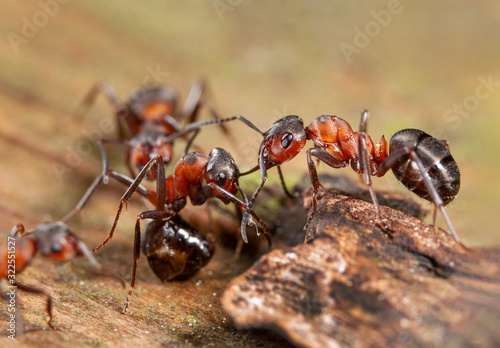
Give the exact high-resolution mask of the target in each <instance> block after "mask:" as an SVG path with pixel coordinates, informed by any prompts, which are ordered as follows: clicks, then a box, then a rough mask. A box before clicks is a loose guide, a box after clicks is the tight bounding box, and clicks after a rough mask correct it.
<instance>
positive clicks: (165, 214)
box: [65, 148, 271, 313]
mask: <svg viewBox="0 0 500 348" xmlns="http://www.w3.org/2000/svg"><path fill="white" fill-rule="evenodd" d="M162 163H163V159H162V157H161V155H158V156H155V157H153V158H152V159H151V160H150V161H149V162H148V163H147V164H146V165H145V166H144V167H143V168H142V170H141V171H140V172H139V174H138V176H137V177H136V178H135V179H134V180H132V179H130V178H128V177H126V176H125V175H122V174H120V173H117V172H114V171H112V170H108V171H107V173H106V174H107V175H109V176H111V177H112V178H114V179H116V180H118V181H119V182H121V183H123V184H126V185H128V186H129V187H128V189H127V190H126V192H125V193H124V194H123V196H122V198H121V201H120V205H119V207H118V211H117V214H116V217H115V220H114V222H113V226H112V228H111V231H110V233H109V235H108V237H107V238H106V239H105V240H104V241H103V242H102V243H101V244H100V245H98V246H97V247H95V248H94V249H92V250H91V251H92V252H95V251H97V250H99V249H100V248H102V247H103V246H104V245H106V243H107V242H108V241H109V240H110V239H111V238H112V237H113V234H114V231H115V230H116V226H117V224H118V220H119V217H120V215H121V211H122V209H123V206H124V205H126V204H127V202H128V201H129V199H130V198H131V197H132V195H133V194H134V193H135V192H138V193H139V194H140V195H142V196H143V197H146V198H147V199H148V200H149V201H150V202H151V203H152V204H153V205H154V206H155V207H156V209H155V210H146V211H143V212H141V213H139V214H138V215H137V220H136V225H135V236H134V254H133V260H134V265H133V270H132V280H131V284H130V289H129V292H128V294H127V299H126V303H125V306H124V308H123V312H124V313H126V312H127V310H128V307H129V303H130V297H131V295H132V292H133V289H134V288H135V280H136V273H137V262H138V261H139V259H140V252H141V244H142V251H143V253H144V254H145V255H146V256H147V257H148V261H149V264H150V266H151V268H152V269H153V271H154V273H155V274H156V275H157V276H158V277H159V278H160V279H161V280H170V279H186V278H188V277H190V276H191V275H193V274H194V273H196V272H197V271H198V270H199V269H200V268H201V267H203V266H204V265H205V264H206V263H208V261H209V260H210V258H211V257H212V254H213V252H214V247H215V243H214V240H213V239H211V238H208V239H205V238H204V237H202V236H201V234H200V233H199V232H198V231H196V229H194V228H193V227H191V226H190V225H189V224H188V223H187V222H185V221H184V220H183V219H182V218H181V217H180V216H178V215H177V213H178V212H180V211H181V210H182V209H183V208H184V207H185V206H186V204H187V197H189V199H190V201H191V203H192V204H193V205H195V206H197V205H203V204H204V203H205V202H206V201H207V199H209V198H211V197H216V198H218V199H220V200H221V201H222V202H223V203H225V204H228V203H230V202H233V203H234V204H236V206H238V207H239V208H241V209H247V206H248V199H247V197H246V195H245V193H244V192H243V191H242V190H241V188H240V187H239V184H238V179H239V176H240V172H239V169H238V167H237V165H236V163H235V161H234V159H233V158H232V156H231V155H230V154H229V152H227V151H226V150H224V149H222V148H214V149H213V150H212V151H211V152H210V154H209V155H208V156H206V155H204V154H202V153H200V152H191V153H188V154H187V155H185V156H183V157H182V158H181V159H179V161H178V162H177V164H176V165H175V167H174V173H173V174H171V175H168V176H165V168H164V166H163V165H161V164H162ZM153 166H154V167H156V170H157V176H156V191H151V190H148V189H146V188H145V187H143V186H141V185H140V184H141V182H142V180H143V179H144V178H145V176H146V175H147V173H148V171H149V170H150V169H151V168H152V167H153ZM103 175H104V174H101V175H100V176H99V177H98V178H97V179H96V180H95V181H94V183H93V184H92V185H91V186H90V188H89V189H88V190H87V192H86V194H85V195H84V196H83V198H82V199H81V200H80V202H79V203H78V205H77V206H76V208H75V209H74V210H73V211H72V212H71V213H69V214H68V215H67V216H69V217H71V216H73V215H74V214H75V213H76V212H78V211H79V210H81V209H82V207H83V206H84V205H85V203H86V202H87V200H88V198H89V197H90V195H91V194H92V192H93V191H94V190H95V188H96V186H97V184H98V183H99V182H100V180H101V179H102V178H103ZM237 192H240V194H241V195H242V197H243V200H242V199H240V198H238V197H237V196H236V193H237ZM249 214H250V215H252V217H253V218H255V220H257V221H258V222H259V224H260V225H261V226H262V228H263V231H264V234H265V236H266V238H267V240H268V245H269V248H270V247H271V239H270V237H269V231H268V229H267V227H266V225H265V224H264V223H263V222H262V220H261V219H260V218H259V217H258V216H257V215H256V214H255V213H254V212H253V211H250V212H249ZM65 219H66V218H65ZM144 219H151V220H152V221H150V222H149V224H148V225H147V227H146V229H145V231H144V235H143V239H142V243H141V225H140V223H141V221H142V220H144ZM249 224H250V225H255V224H254V222H253V221H250V222H249Z"/></svg>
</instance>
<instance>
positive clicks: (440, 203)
mask: <svg viewBox="0 0 500 348" xmlns="http://www.w3.org/2000/svg"><path fill="white" fill-rule="evenodd" d="M410 157H411V159H412V160H413V161H415V163H416V164H417V166H418V169H419V171H420V173H421V174H422V176H423V178H424V184H425V186H426V188H427V191H428V192H429V194H430V195H431V197H432V201H433V202H434V205H435V206H436V207H438V208H439V210H441V214H442V215H443V217H444V220H445V221H446V224H447V225H448V229H449V230H450V233H451V235H452V236H453V238H454V239H455V241H456V242H457V244H460V245H461V246H463V247H465V246H464V245H463V244H462V242H461V240H460V238H459V237H458V234H457V232H456V231H455V228H453V224H452V223H451V220H450V217H449V216H448V213H447V212H446V209H445V207H444V204H443V200H442V199H441V197H440V196H439V194H438V192H437V190H436V188H435V187H434V185H433V184H432V181H431V179H430V178H429V174H428V172H427V171H426V170H425V167H424V165H423V164H422V161H421V160H420V158H419V157H418V155H417V153H416V152H415V151H413V150H411V151H410Z"/></svg>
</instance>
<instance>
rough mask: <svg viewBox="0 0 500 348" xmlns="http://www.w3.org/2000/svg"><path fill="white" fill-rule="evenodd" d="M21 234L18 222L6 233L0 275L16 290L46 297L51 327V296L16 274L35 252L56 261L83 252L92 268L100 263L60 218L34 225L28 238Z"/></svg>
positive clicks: (98, 267) (0, 252)
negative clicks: (18, 277)
mask: <svg viewBox="0 0 500 348" xmlns="http://www.w3.org/2000/svg"><path fill="white" fill-rule="evenodd" d="M24 234H25V229H24V226H23V225H22V224H19V225H16V226H14V227H13V228H12V230H11V231H10V233H9V236H8V239H7V245H5V247H3V246H2V248H1V249H0V279H5V280H6V281H7V282H8V283H9V284H10V285H11V286H13V287H16V288H17V289H19V290H22V291H25V292H28V293H33V294H37V295H41V296H44V297H46V298H47V307H46V311H47V315H48V317H49V320H48V325H49V326H50V328H52V329H53V328H54V326H53V325H52V297H51V296H50V294H49V293H48V292H46V291H45V290H42V289H38V288H34V287H31V286H27V285H23V284H20V283H18V282H17V280H16V277H17V275H18V274H20V273H22V272H23V271H24V270H25V269H26V267H27V266H28V265H29V264H30V263H31V261H32V260H33V258H34V257H35V255H36V253H37V252H39V253H40V255H42V256H43V257H45V258H48V259H51V260H58V261H70V260H73V259H74V258H75V257H79V256H85V257H86V258H87V259H88V260H89V261H90V263H91V264H92V266H93V267H94V268H96V269H101V266H100V265H99V263H98V262H97V261H96V259H95V258H94V256H93V255H92V254H91V253H90V251H89V249H88V248H87V247H86V246H85V244H84V243H83V242H82V241H81V240H80V239H79V238H78V237H77V236H75V235H74V234H73V233H72V232H71V231H70V230H69V228H68V226H67V225H66V224H64V223H62V222H58V223H43V224H40V225H38V226H36V227H35V228H34V229H33V230H31V231H28V232H27V233H26V234H32V236H33V237H32V238H30V237H23V235H24Z"/></svg>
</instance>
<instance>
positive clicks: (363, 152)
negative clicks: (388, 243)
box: [358, 133, 387, 231]
mask: <svg viewBox="0 0 500 348" xmlns="http://www.w3.org/2000/svg"><path fill="white" fill-rule="evenodd" d="M358 140H359V142H358V153H359V155H360V160H361V161H360V162H359V164H360V166H359V168H358V170H359V172H363V173H364V177H365V184H366V185H367V186H368V190H369V191H370V196H371V198H372V202H373V205H374V206H375V213H376V214H377V220H378V221H377V225H379V226H380V227H381V228H382V230H384V231H386V230H387V226H386V225H385V223H384V221H385V220H384V219H382V215H381V214H380V205H379V203H378V199H377V195H376V194H375V191H373V187H372V179H371V173H370V161H369V160H368V148H367V145H366V135H365V133H360V134H359V139H358Z"/></svg>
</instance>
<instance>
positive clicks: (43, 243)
mask: <svg viewBox="0 0 500 348" xmlns="http://www.w3.org/2000/svg"><path fill="white" fill-rule="evenodd" d="M33 235H34V237H35V242H36V244H37V247H38V251H39V252H40V254H42V256H44V257H46V258H48V259H52V260H59V261H67V260H71V259H74V258H75V257H76V256H80V255H82V251H81V250H80V246H79V243H80V241H79V239H78V238H77V237H76V236H75V235H74V234H73V233H72V232H71V231H70V230H69V228H68V226H67V225H66V224H64V223H62V222H58V223H43V224H40V225H38V226H37V227H35V228H34V229H33Z"/></svg>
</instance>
